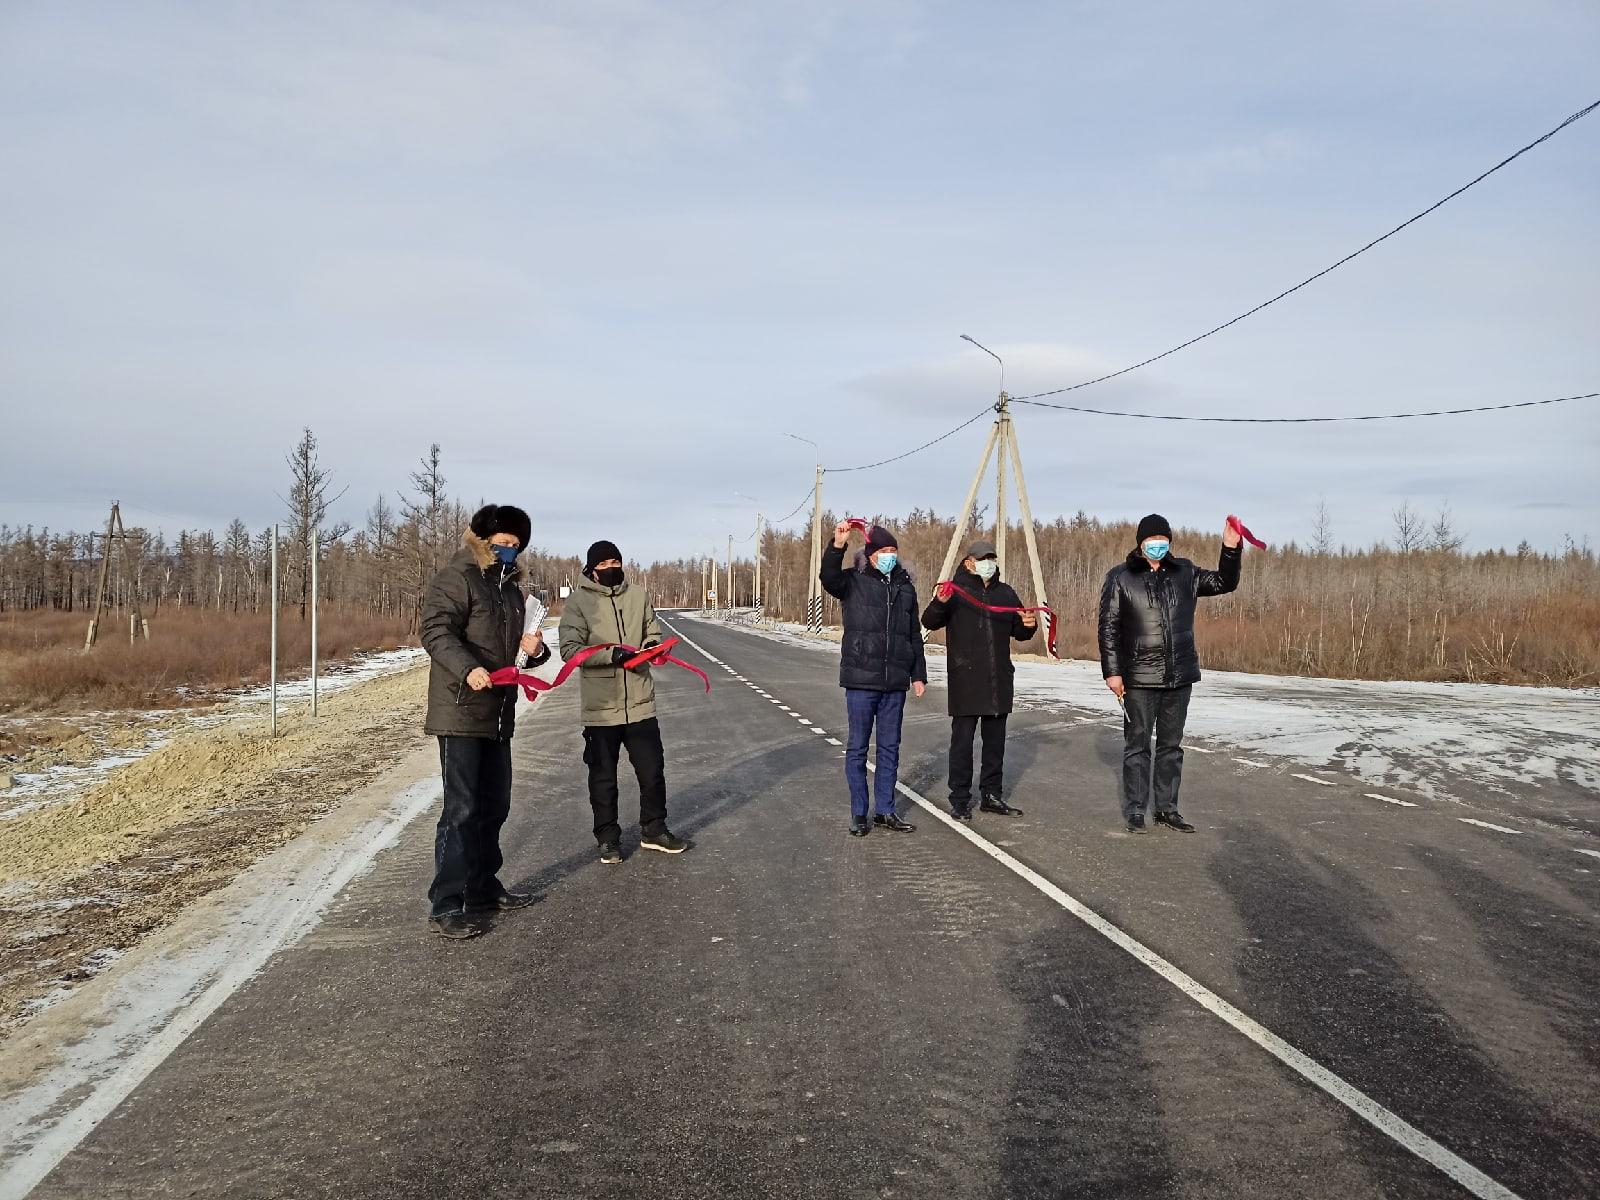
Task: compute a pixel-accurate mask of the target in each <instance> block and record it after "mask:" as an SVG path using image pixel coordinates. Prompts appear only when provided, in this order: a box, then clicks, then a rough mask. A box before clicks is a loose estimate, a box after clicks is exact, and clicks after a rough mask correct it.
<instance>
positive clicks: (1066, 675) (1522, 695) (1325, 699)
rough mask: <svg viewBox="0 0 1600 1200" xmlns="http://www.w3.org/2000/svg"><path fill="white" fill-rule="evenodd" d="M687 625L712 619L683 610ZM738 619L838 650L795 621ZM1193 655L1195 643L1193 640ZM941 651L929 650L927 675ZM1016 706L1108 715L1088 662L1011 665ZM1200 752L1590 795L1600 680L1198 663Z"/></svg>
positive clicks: (1472, 789)
mask: <svg viewBox="0 0 1600 1200" xmlns="http://www.w3.org/2000/svg"><path fill="white" fill-rule="evenodd" d="M683 616H685V617H686V618H688V619H689V620H691V621H705V620H712V621H715V622H716V623H719V624H725V623H726V622H724V621H722V620H720V619H719V618H714V617H706V616H703V615H699V614H692V613H685V614H683ZM735 624H736V626H737V627H739V628H743V629H746V630H748V631H749V632H752V633H756V634H758V635H760V636H761V637H765V638H769V639H771V640H773V641H779V642H783V643H785V644H787V645H795V646H803V647H806V648H808V649H811V650H814V651H816V652H817V653H819V654H826V655H830V656H836V655H837V654H838V647H837V644H836V643H833V642H828V641H824V640H820V639H818V638H816V637H814V636H811V635H809V634H807V633H806V632H805V629H804V626H799V625H782V624H780V625H778V626H777V627H775V628H771V627H762V628H756V627H754V626H751V625H749V624H747V623H745V622H736V623H735ZM1202 654H1203V648H1202ZM944 669H945V668H944V659H943V657H942V655H939V654H932V655H930V656H929V658H928V674H929V676H930V681H931V682H935V683H938V682H942V681H943V679H944ZM1016 684H1017V703H1018V707H1020V708H1046V709H1049V708H1067V709H1072V710H1076V711H1080V712H1086V713H1093V714H1097V715H1099V716H1102V717H1105V718H1106V719H1108V720H1114V719H1116V718H1117V715H1118V713H1117V705H1116V701H1115V700H1114V699H1113V698H1112V696H1111V694H1110V692H1108V691H1107V690H1106V687H1105V683H1104V681H1103V680H1102V679H1101V677H1100V665H1099V664H1098V663H1092V662H1084V661H1067V662H1062V663H1044V662H1019V663H1018V664H1017V677H1016ZM1187 740H1189V741H1191V742H1198V744H1199V745H1201V746H1203V747H1207V748H1216V749H1222V748H1228V749H1236V750H1241V751H1246V752H1248V753H1251V754H1258V755H1272V756H1276V757H1278V758H1281V759H1287V760H1289V761H1292V762H1295V763H1299V764H1304V765H1307V766H1312V767H1322V768H1337V769H1342V770H1345V771H1348V772H1350V773H1352V774H1354V775H1355V776H1357V777H1358V778H1359V779H1360V780H1361V781H1362V782H1363V783H1365V784H1367V785H1369V786H1373V787H1384V786H1387V787H1403V788H1409V789H1412V790H1414V791H1416V792H1419V793H1421V794H1422V795H1425V796H1428V797H1430V798H1433V799H1438V800H1463V799H1467V798H1469V797H1471V796H1474V795H1478V796H1481V793H1482V791H1483V790H1484V789H1485V788H1487V789H1489V790H1491V791H1494V792H1497V793H1500V794H1502V795H1512V794H1526V792H1527V791H1528V790H1529V789H1533V790H1536V791H1540V792H1552V791H1553V792H1556V793H1559V794H1561V795H1563V796H1566V797H1568V798H1577V797H1576V795H1575V794H1576V793H1587V794H1588V795H1587V797H1585V798H1592V797H1593V796H1594V795H1596V794H1600V688H1582V689H1565V688H1532V687H1507V686H1503V685H1498V684H1471V683H1405V682H1399V683H1391V682H1374V681H1368V680H1343V679H1316V678H1299V677H1293V676H1278V675H1250V674H1244V673H1240V672H1231V671H1208V672H1206V674H1205V679H1204V680H1203V682H1201V683H1200V684H1199V685H1198V686H1197V688H1196V690H1195V701H1194V704H1193V706H1192V707H1191V708H1190V709H1189V723H1188V739H1187Z"/></svg>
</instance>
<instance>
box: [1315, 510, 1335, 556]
mask: <svg viewBox="0 0 1600 1200" xmlns="http://www.w3.org/2000/svg"><path fill="white" fill-rule="evenodd" d="M1311 553H1313V554H1315V555H1316V556H1317V557H1319V558H1326V557H1327V556H1328V555H1330V554H1332V553H1333V518H1332V517H1331V516H1329V515H1328V501H1327V499H1326V498H1325V497H1321V496H1319V497H1317V512H1316V515H1315V516H1314V517H1313V518H1312V521H1311Z"/></svg>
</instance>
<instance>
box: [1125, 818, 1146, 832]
mask: <svg viewBox="0 0 1600 1200" xmlns="http://www.w3.org/2000/svg"><path fill="white" fill-rule="evenodd" d="M1128 832H1129V833H1148V832H1149V831H1148V830H1147V829H1145V827H1144V814H1143V813H1134V814H1133V816H1131V817H1129V818H1128Z"/></svg>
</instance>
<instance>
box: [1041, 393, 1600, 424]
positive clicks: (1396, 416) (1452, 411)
mask: <svg viewBox="0 0 1600 1200" xmlns="http://www.w3.org/2000/svg"><path fill="white" fill-rule="evenodd" d="M1596 397H1600V392H1585V393H1584V394H1583V395H1581V396H1557V397H1556V398H1555V399H1553V400H1519V401H1517V402H1516V403H1515V404H1481V405H1478V406H1476V407H1474V408H1440V409H1434V410H1432V411H1429V412H1398V413H1364V414H1361V415H1358V416H1350V417H1204V416H1183V415H1180V414H1177V413H1144V412H1113V411H1111V410H1110V409H1104V408H1084V407H1082V406H1080V405H1076V404H1049V403H1046V402H1044V401H1041V400H1013V401H1012V403H1013V404H1031V405H1033V407H1035V408H1052V409H1056V410H1058V411H1061V412H1076V413H1091V414H1093V415H1094V416H1097V417H1132V418H1137V419H1138V420H1141V421H1214V422H1219V423H1222V424H1228V425H1318V424H1327V423H1330V422H1334V421H1408V420H1411V419H1413V418H1416V417H1457V416H1461V415H1462V414H1464V413H1482V412H1501V411H1503V410H1505V409H1508V408H1538V407H1539V406H1540V405H1542V404H1566V403H1567V402H1568V401H1572V400H1593V399H1595V398H1596Z"/></svg>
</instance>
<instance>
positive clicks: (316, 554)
mask: <svg viewBox="0 0 1600 1200" xmlns="http://www.w3.org/2000/svg"><path fill="white" fill-rule="evenodd" d="M321 558H322V530H320V529H313V530H312V531H311V715H312V716H313V717H314V716H316V715H317V594H318V593H317V563H318V560H320V559H321Z"/></svg>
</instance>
